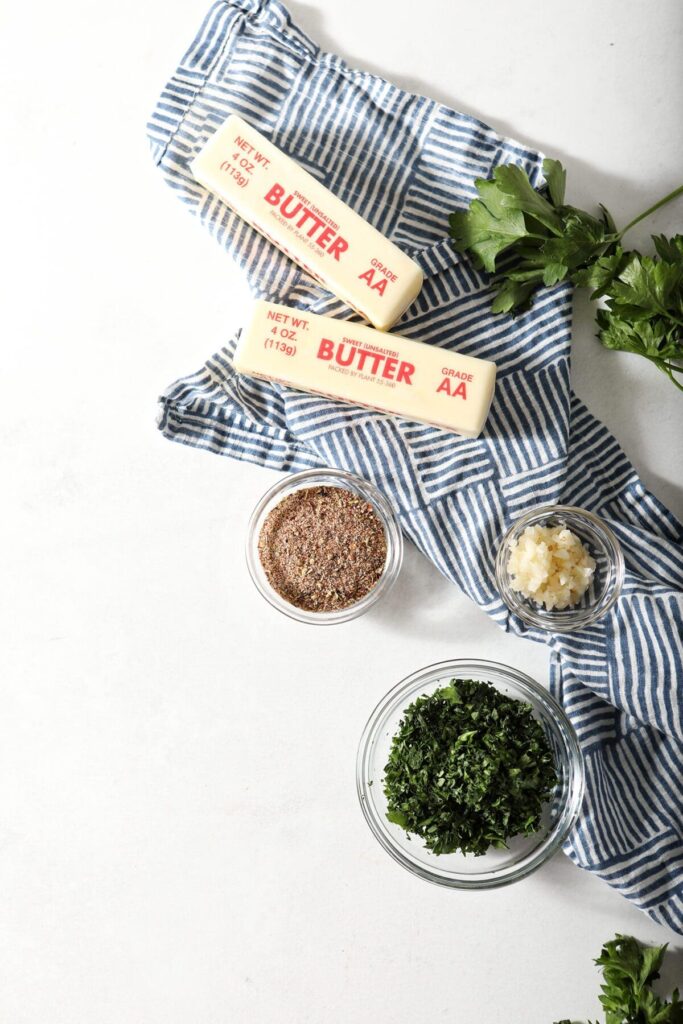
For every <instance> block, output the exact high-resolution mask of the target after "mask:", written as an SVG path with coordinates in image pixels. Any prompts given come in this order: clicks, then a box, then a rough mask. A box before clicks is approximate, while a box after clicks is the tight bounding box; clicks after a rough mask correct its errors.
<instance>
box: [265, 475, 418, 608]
mask: <svg viewBox="0 0 683 1024" xmlns="http://www.w3.org/2000/svg"><path fill="white" fill-rule="evenodd" d="M246 554H247V566H248V569H249V573H250V575H251V578H252V580H253V581H254V584H255V585H256V588H257V590H258V591H259V592H260V594H261V595H262V596H263V597H265V599H266V600H267V601H268V602H269V603H270V604H272V605H273V607H274V608H277V609H278V611H281V612H282V613H283V614H284V615H288V616H289V617H290V618H292V619H296V620H297V621H299V622H310V623H314V624H316V625H320V626H327V625H333V624H334V623H338V622H347V621H348V620H349V619H355V618H356V617H357V616H359V615H362V614H363V613H364V612H366V611H367V610H368V609H369V608H371V607H372V605H374V604H375V603H376V602H377V601H379V599H380V598H381V597H382V596H383V595H384V594H386V593H387V591H388V590H389V589H390V588H391V586H392V585H393V583H394V581H395V580H396V577H397V576H398V573H399V570H400V568H401V562H402V560H403V538H402V535H401V527H400V525H399V521H398V516H397V514H396V512H395V510H394V508H393V506H392V505H391V504H390V503H389V501H387V499H386V498H385V497H384V495H383V494H382V493H381V491H379V490H378V489H377V488H376V487H375V486H374V484H371V483H369V482H368V481H367V480H363V479H362V477H359V476H355V475H354V474H353V473H347V472H346V471H345V470H341V469H308V470H305V471H304V472H303V473H295V474H293V475H292V476H289V477H286V478H285V479H284V480H281V481H279V483H277V484H275V486H274V487H271V488H270V490H268V491H266V493H265V494H264V495H263V497H262V498H261V500H260V501H259V503H258V504H257V506H256V508H255V509H254V511H253V513H252V515H251V519H250V521H249V528H248V531H247V545H246Z"/></svg>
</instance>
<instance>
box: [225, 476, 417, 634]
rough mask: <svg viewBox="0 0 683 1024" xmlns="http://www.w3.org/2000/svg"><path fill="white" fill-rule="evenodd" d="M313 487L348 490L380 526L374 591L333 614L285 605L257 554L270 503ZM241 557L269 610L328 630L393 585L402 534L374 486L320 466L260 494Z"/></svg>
mask: <svg viewBox="0 0 683 1024" xmlns="http://www.w3.org/2000/svg"><path fill="white" fill-rule="evenodd" d="M316 485H319V486H325V485H327V486H332V487H334V486H345V487H346V488H347V490H352V491H354V492H355V493H356V494H359V495H360V496H361V497H363V498H365V499H366V501H369V502H370V503H371V504H372V506H373V508H374V509H375V512H376V513H377V515H378V516H379V518H380V520H381V522H382V525H383V527H384V534H385V537H386V542H387V557H386V561H385V564H384V569H383V571H382V575H381V576H380V578H379V579H378V581H377V583H376V584H375V585H374V587H373V588H372V589H371V590H369V591H368V592H367V594H366V595H365V597H362V598H361V599H360V601H356V602H354V604H350V605H347V606H346V607H345V608H340V609H338V610H337V611H333V612H312V611H309V610H307V609H305V608H297V606H296V605H294V604H291V603H290V602H289V601H286V600H285V598H283V597H281V596H280V594H278V592H277V591H276V590H275V589H274V588H273V587H271V585H270V583H269V582H268V579H267V577H266V575H265V572H264V570H263V568H262V566H261V560H260V558H259V554H258V539H259V534H260V528H261V523H262V517H263V516H264V513H265V512H266V509H268V507H269V506H270V505H271V503H274V504H273V507H275V504H277V501H276V499H278V498H280V497H281V496H282V497H284V496H285V495H286V494H287V493H292V492H294V491H297V490H301V489H303V488H305V487H315V486H316ZM245 555H246V561H247V569H248V571H249V575H250V577H251V581H252V583H253V584H254V586H255V587H256V589H257V590H258V592H259V593H260V594H261V596H262V597H263V598H265V600H266V601H267V602H268V603H269V604H270V605H271V606H272V607H273V608H276V609H277V611H279V612H281V613H282V614H283V615H286V616H287V617H288V618H290V619H294V620H295V621H297V622H305V623H307V624H309V625H315V626H332V625H336V624H338V623H341V622H349V621H350V620H351V619H356V618H358V616H359V615H363V614H364V613H365V612H366V611H368V610H369V609H370V608H371V607H372V606H373V605H374V604H376V603H377V601H379V599H380V598H381V597H383V596H384V595H385V594H387V593H388V592H389V590H390V589H391V588H392V586H393V585H394V583H395V582H396V579H397V577H398V574H399V572H400V571H401V566H402V564H403V534H402V532H401V525H400V522H399V518H398V513H397V511H396V509H395V508H394V506H393V504H392V503H391V502H390V501H389V499H388V498H387V497H386V496H385V495H384V494H383V493H382V491H380V489H379V488H378V487H377V486H376V485H375V484H373V483H371V482H370V481H369V480H365V479H364V478H363V477H361V476H358V475H357V474H356V473H351V472H349V471H348V470H345V469H336V468H334V467H324V466H321V467H320V468H312V469H304V470H302V471H301V472H299V473H288V474H287V475H286V476H285V477H283V478H282V479H280V480H277V481H276V482H275V483H274V484H273V485H272V486H271V487H269V488H268V489H267V490H266V491H264V493H263V494H262V495H261V497H260V498H259V500H258V501H257V503H256V505H255V506H254V509H253V511H252V513H251V515H250V517H249V522H248V524H247V535H246V540H245Z"/></svg>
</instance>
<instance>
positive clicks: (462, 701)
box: [384, 679, 557, 855]
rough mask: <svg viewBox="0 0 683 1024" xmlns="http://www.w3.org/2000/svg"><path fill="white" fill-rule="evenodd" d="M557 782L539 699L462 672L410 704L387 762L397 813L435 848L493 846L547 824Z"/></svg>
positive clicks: (392, 813)
mask: <svg viewBox="0 0 683 1024" xmlns="http://www.w3.org/2000/svg"><path fill="white" fill-rule="evenodd" d="M556 784H557V775H556V772H555V766H554V762H553V755H552V752H551V750H550V746H549V744H548V741H547V739H546V736H545V733H544V731H543V728H542V726H541V725H540V724H539V722H537V721H536V719H535V718H534V717H533V715H532V708H531V705H530V704H527V703H525V702H523V701H516V700H512V699H511V698H510V697H506V696H505V695H504V694H502V693H500V692H499V691H498V690H496V689H495V687H493V686H491V685H490V684H489V683H483V682H476V681H474V680H472V679H452V680H451V682H450V683H449V685H448V686H445V687H443V688H441V689H439V690H436V691H435V692H434V693H433V694H431V695H429V696H426V695H425V696H422V697H418V699H417V700H416V701H414V703H413V704H411V705H410V706H409V707H408V708H406V710H405V711H404V713H403V718H402V720H401V723H400V725H399V729H398V732H397V733H396V735H395V736H394V737H393V740H392V743H391V749H390V753H389V760H388V762H387V764H386V766H385V769H384V792H385V794H386V797H387V801H388V810H387V818H388V819H389V821H392V822H394V823H395V824H397V825H400V826H401V827H402V828H404V829H405V830H406V832H410V833H414V834H415V835H418V836H420V837H421V838H422V839H423V840H424V843H425V846H426V847H427V849H429V850H431V851H432V852H433V853H436V854H441V853H453V852H454V851H456V850H461V851H462V852H463V853H474V854H476V855H479V854H483V853H486V851H487V850H488V849H489V847H491V846H495V847H505V846H507V841H508V839H510V838H511V837H512V836H515V835H531V834H532V833H533V832H536V831H537V830H538V828H539V826H540V822H541V813H542V809H543V804H544V803H545V802H546V801H547V800H548V799H549V798H550V796H551V794H552V791H553V789H554V787H555V785H556Z"/></svg>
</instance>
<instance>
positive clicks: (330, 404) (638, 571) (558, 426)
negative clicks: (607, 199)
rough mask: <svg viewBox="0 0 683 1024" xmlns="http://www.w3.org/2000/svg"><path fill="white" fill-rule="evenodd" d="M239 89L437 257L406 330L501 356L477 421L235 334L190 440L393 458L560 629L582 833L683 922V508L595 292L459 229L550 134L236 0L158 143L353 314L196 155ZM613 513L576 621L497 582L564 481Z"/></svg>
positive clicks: (204, 46) (345, 191) (214, 362)
mask: <svg viewBox="0 0 683 1024" xmlns="http://www.w3.org/2000/svg"><path fill="white" fill-rule="evenodd" d="M230 112H235V113H237V114H240V115H241V116H243V117H244V118H246V119H247V120H248V121H250V122H251V123H252V124H253V125H254V126H255V127H256V128H258V130H259V131H261V132H263V133H264V134H266V135H268V136H269V137H270V138H271V139H272V141H273V142H274V143H275V144H276V145H277V146H279V147H280V148H281V149H283V150H284V151H285V152H286V153H289V154H290V155H291V156H293V157H294V158H295V159H296V160H297V161H298V162H299V163H301V164H303V166H304V167H305V168H306V169H307V170H308V171H309V172H310V173H311V174H313V175H315V176H316V177H317V178H318V179H319V180H320V181H322V182H323V183H324V184H325V185H326V186H327V187H329V188H330V189H332V190H333V191H334V192H335V193H336V194H337V195H339V197H340V198H341V199H343V200H344V201H345V202H347V203H348V204H349V205H350V206H352V207H353V208H354V209H355V210H357V212H358V213H360V214H362V216H364V217H365V218H366V219H367V220H369V221H370V222H371V223H373V224H374V225H375V226H376V227H377V228H379V230H381V231H382V232H383V233H384V234H386V235H387V236H388V237H389V238H391V239H392V240H393V241H394V242H396V244H398V245H400V246H401V247H402V248H403V249H405V250H406V251H408V252H409V253H410V254H411V255H412V256H413V257H414V258H415V259H416V260H418V262H419V263H420V265H421V266H422V268H423V270H424V272H425V284H424V288H423V290H422V293H421V295H420V296H419V298H418V299H417V300H416V302H415V303H414V304H413V306H412V307H411V308H410V309H409V310H408V312H407V313H406V314H405V315H404V317H403V318H402V320H401V321H400V323H399V324H398V325H397V326H396V330H397V332H398V333H401V334H403V335H405V336H406V337H410V338H415V339H418V340H421V341H424V342H426V343H429V344H432V345H439V346H443V347H444V348H452V349H454V350H457V351H459V352H463V353H466V354H468V355H474V356H479V357H481V358H485V359H493V360H494V361H495V362H496V363H497V364H498V370H499V377H498V385H497V393H496V398H495V401H494V405H493V407H492V410H491V415H490V417H489V421H488V424H487V426H486V428H485V431H484V433H483V434H482V436H481V437H480V438H478V439H476V440H468V439H464V438H455V437H453V435H450V434H447V433H444V432H443V431H440V430H437V429H435V428H432V427H425V426H422V425H420V424H416V423H412V422H408V421H404V420H400V419H395V418H391V417H388V416H385V415H382V414H380V413H375V412H372V411H368V410H361V409H354V408H351V407H349V406H345V405H343V404H342V403H339V402H335V401H333V400H330V399H323V398H319V397H316V396H314V395H306V394H301V393H298V392H295V391H292V390H289V389H286V388H282V387H280V386H278V385H275V384H266V383H263V382H259V381H254V380H249V379H247V378H241V377H240V376H239V375H237V374H236V373H235V372H234V370H233V368H232V353H233V350H234V344H235V340H236V339H234V338H233V339H231V340H230V341H229V342H228V343H227V344H226V346H225V348H223V349H221V351H220V352H218V353H217V354H216V355H214V356H212V357H211V358H210V359H208V360H207V362H206V364H205V365H204V366H203V367H202V368H201V369H200V370H199V371H198V372H197V373H195V374H192V375H189V376H187V377H183V378H182V379H180V380H178V381H176V382H175V383H174V384H173V385H172V386H171V387H169V388H168V389H167V391H166V392H165V393H164V394H163V395H162V397H161V399H160V403H161V413H160V419H159V427H160V430H161V431H162V433H163V434H164V435H165V436H166V437H168V438H170V439H171V440H174V441H178V442H180V443H182V444H188V445H192V446H194V447H197V448H204V449H206V450H207V451H212V452H216V453H217V454H220V455H228V456H230V457H232V458H236V459H244V460H248V461H251V462H254V463H258V464H260V465H264V466H269V467H272V468H275V469H279V470H283V471H295V470H301V469H307V468H310V467H313V466H320V465H333V466H339V467H341V468H344V469H349V470H352V471H353V472H356V473H359V474H360V475H362V476H364V477H366V478H368V479H371V480H373V481H374V483H376V484H377V485H378V486H379V487H380V488H381V489H382V490H383V491H384V492H385V493H386V494H387V495H388V496H389V497H390V498H391V499H392V500H393V502H394V503H395V505H396V507H397V509H398V511H399V513H400V517H401V522H402V526H403V530H404V532H405V534H406V535H407V536H408V537H409V538H410V539H411V540H412V541H413V542H414V543H415V545H416V546H417V547H418V548H419V549H420V550H421V551H422V552H423V553H424V554H425V555H426V556H427V558H429V559H431V561H432V562H433V563H434V564H435V565H436V566H437V567H438V569H439V570H440V571H441V572H442V573H443V574H444V576H446V577H447V578H448V579H450V580H452V581H453V582H454V583H456V584H457V585H458V586H459V587H460V589H461V590H462V591H463V592H464V593H465V594H467V595H468V596H469V597H471V598H472V600H473V601H476V602H477V604H478V605H479V606H480V607H481V608H482V609H483V610H484V611H485V612H486V613H487V614H489V615H490V616H491V617H492V618H493V619H494V620H495V621H496V622H497V623H498V624H499V625H500V626H501V627H502V628H503V629H505V630H507V631H510V632H513V633H516V634H518V635H520V636H526V637H529V638H531V639H533V640H536V641H538V642H541V643H547V644H548V646H549V647H550V666H551V672H550V676H551V687H552V689H553V692H554V693H555V694H556V696H557V697H558V699H559V700H560V701H561V703H562V705H563V706H564V708H565V710H566V711H567V714H568V715H569V717H570V719H571V721H572V722H573V724H574V727H575V729H576V731H577V733H578V735H579V738H580V741H581V744H582V749H583V752H584V757H585V762H586V771H587V791H586V797H585V801H584V805H583V808H582V812H581V816H580V820H579V822H578V825H577V826H576V828H575V829H574V831H573V833H572V834H571V836H570V837H569V839H568V840H567V842H566V844H565V852H566V853H567V854H568V856H569V857H571V859H572V860H573V861H575V863H577V864H578V865H580V866H581V867H584V868H587V869H589V870H591V871H594V872H595V873H596V874H598V875H599V876H600V877H601V878H603V879H604V880H605V881H606V882H608V883H609V884H610V885H611V886H613V887H615V888H616V889H618V890H619V891H620V892H622V893H623V895H624V896H626V897H627V898H628V899H629V900H632V901H633V902H634V903H635V904H636V905H637V906H638V907H640V908H641V909H642V910H644V911H646V912H647V913H648V914H650V915H651V917H652V918H654V919H655V920H656V921H659V922H661V923H663V924H666V925H669V926H670V927H671V928H673V929H675V930H677V931H679V932H681V933H683V544H682V541H683V527H682V526H681V524H680V523H679V522H678V521H677V520H676V519H675V518H674V516H673V515H671V513H670V512H668V511H667V509H666V508H664V507H663V506H662V504H661V503H660V502H659V501H658V500H657V499H656V498H655V497H654V496H653V495H652V494H650V493H648V491H646V489H645V488H644V487H643V485H642V483H641V481H640V480H639V479H638V476H637V474H636V473H635V471H634V469H633V467H632V466H631V464H630V463H629V461H628V460H627V458H626V457H625V455H624V453H623V452H622V450H621V448H620V447H619V445H618V444H617V442H616V441H615V439H614V438H613V437H612V436H611V435H610V434H609V432H608V431H607V430H606V428H605V427H604V426H603V425H602V424H601V423H599V422H598V421H597V420H596V419H595V418H594V417H593V416H592V414H591V413H590V412H589V411H588V409H586V407H585V406H584V405H583V403H582V402H581V401H580V400H579V399H578V398H577V397H576V396H575V395H574V394H573V393H572V391H571V386H570V378H569V353H570V340H571V292H570V289H569V288H568V286H566V285H563V284H562V285H558V286H555V287H554V288H548V289H545V290H544V291H543V292H542V293H541V294H540V295H539V297H538V298H537V300H536V302H535V303H534V306H533V308H532V309H531V310H530V311H528V312H526V313H524V314H522V315H521V316H519V317H518V318H516V319H514V320H513V319H511V318H509V317H494V316H492V315H491V313H490V304H491V291H490V286H489V282H488V279H487V278H486V276H485V275H483V274H482V273H480V272H479V271H477V270H476V269H475V268H474V267H473V266H472V265H471V264H470V263H469V262H468V261H467V260H466V259H464V258H460V257H458V256H457V255H456V254H455V252H454V251H453V249H452V248H451V246H450V244H449V242H448V239H447V237H446V233H447V221H448V214H449V213H450V212H451V211H452V210H454V209H457V208H463V207H465V206H466V205H467V203H468V202H469V201H470V200H471V199H472V197H473V196H474V195H475V190H474V181H475V179H476V178H478V177H488V176H489V175H490V174H491V172H492V170H493V168H494V167H495V166H496V165H498V164H500V163H515V164H517V165H519V166H520V167H522V168H524V170H525V171H526V172H527V173H528V174H529V176H530V178H531V180H532V182H533V183H534V184H535V185H540V184H542V156H541V154H539V153H537V152H533V151H531V150H529V149H527V148H526V147H524V146H523V145H520V144H519V143H517V142H515V141H514V140H512V139H508V138H504V137H502V136H501V135H499V134H497V133H496V132H495V131H493V130H492V129H491V128H489V127H488V126H487V125H485V124H483V123H482V122H480V121H478V120H476V119H475V118H472V117H469V116H467V115H464V114H460V113H457V112H455V111H453V110H450V109H448V108H447V107H445V106H443V105H442V104H439V103H436V102H434V101H433V100H430V99H427V98H425V97H422V96H414V95H411V94H409V93H406V92H405V91H403V90H401V89H398V88H397V87H396V86H394V85H392V84H391V83H389V82H386V81H384V80H383V79H381V78H379V77H377V76H376V75H371V74H369V73H367V72H362V71H356V70H353V69H352V68H350V67H348V66H347V65H346V64H345V63H344V61H342V60H341V59H340V58H339V57H337V56H335V55H334V54H330V53H325V52H323V51H321V50H320V48H319V47H318V46H316V45H315V44H314V43H313V42H312V41H311V40H310V39H309V38H308V37H307V36H306V35H305V34H304V33H303V32H301V30H300V29H298V28H297V27H296V25H294V24H293V23H292V21H291V19H290V17H289V15H288V13H287V11H286V10H285V8H284V7H283V6H282V5H281V4H280V3H279V2H278V0H218V2H216V3H214V5H213V6H212V8H211V9H210V11H209V13H208V14H207V16H206V18H205V20H204V22H203V24H202V26H201V27H200V30H199V32H198V34H197V36H196V38H195V40H194V41H193V43H192V45H191V47H190V49H189V50H188V51H187V53H186V54H185V56H184V57H183V59H182V61H181V63H180V65H179V67H178V69H177V70H176V72H175V74H174V75H173V76H172V78H171V79H170V81H169V83H168V85H167V86H166V88H165V89H164V90H163V93H162V94H161V97H160V99H159V102H158V104H157V107H156V109H155V111H154V113H153V115H152V118H151V120H150V123H149V128H148V133H149V138H150V142H151V146H152V152H153V155H154V159H155V162H156V164H157V165H158V166H159V168H160V169H161V171H162V173H163V175H164V177H165V179H166V181H167V182H168V184H169V185H170V186H171V187H172V188H173V189H174V190H175V191H176V193H177V195H178V197H179V198H180V199H181V200H182V201H183V202H184V203H186V204H187V206H188V207H189V209H190V211H191V212H192V213H193V214H195V215H196V216H197V217H199V219H200V220H201V221H202V223H203V224H204V225H205V227H206V228H208V230H209V231H210V232H211V233H212V235H213V236H214V237H215V238H216V240H217V242H218V243H219V244H220V246H221V247H222V248H223V249H225V250H226V251H227V252H229V253H230V254H231V256H232V257H233V258H234V259H235V260H237V262H238V263H239V265H240V266H241V267H242V268H243V270H244V273H245V274H246V275H247V278H248V281H249V284H250V287H251V289H252V291H253V293H254V295H256V296H258V297H259V298H269V299H273V300H275V301H284V302H286V303H288V304H290V305H296V306H299V307H302V308H306V309H309V310H311V311H313V312H317V313H323V314H327V315H332V316H337V317H342V318H352V317H353V316H354V314H353V312H352V311H351V310H350V309H349V308H348V307H346V306H345V305H344V303H343V302H341V301H340V300H338V299H336V298H335V297H334V296H332V295H331V294H329V293H328V292H325V291H324V289H323V288H322V287H321V286H320V285H319V284H318V283H316V282H315V281H313V280H312V279H311V278H310V277H309V276H308V275H307V274H306V273H305V271H303V270H301V269H299V268H298V267H296V266H294V265H293V264H292V263H291V262H290V261H289V260H288V259H287V257H286V256H284V255H283V254H282V253H280V252H279V251H277V250H276V249H275V248H274V247H273V245H272V244H271V243H270V242H268V241H267V240H266V239H264V238H262V237H261V236H259V235H258V234H257V233H256V232H255V231H253V230H252V229H251V228H250V227H248V226H247V225H246V224H245V223H244V222H243V221H241V220H240V219H239V218H238V217H237V216H236V215H235V214H234V213H232V211H230V210H229V209H228V208H227V207H226V206H225V204H223V203H222V202H221V201H220V200H219V199H217V198H216V197H215V196H214V195H212V194H210V193H209V192H207V191H206V190H205V189H204V188H202V187H201V186H199V185H198V184H197V183H196V182H195V181H194V180H193V179H192V176H191V174H190V172H189V169H188V166H189V162H190V161H191V159H192V158H193V157H194V155H195V154H196V153H197V152H198V151H199V149H200V148H201V147H202V145H203V144H204V142H205V141H206V140H207V138H208V137H209V136H210V135H211V133H212V132H213V131H215V129H216V128H217V127H218V126H219V125H220V124H221V122H222V121H223V119H224V118H225V117H226V116H227V114H228V113H230ZM558 501H559V502H563V503H565V504H572V505H579V506H582V507H585V508H588V509H591V510H592V511H594V512H597V513H598V514H599V515H600V516H601V517H602V518H604V519H605V520H606V521H607V522H608V523H609V524H610V525H611V527H612V528H613V530H614V531H615V533H616V534H617V536H618V538H619V540H620V542H621V544H622V547H623V550H624V555H625V559H626V565H627V571H626V581H625V586H624V590H623V593H622V596H621V597H620V599H619V601H618V602H617V604H616V606H615V607H614V608H613V609H612V611H611V612H610V613H609V614H608V616H607V617H606V618H605V619H603V620H602V621H600V622H599V623H597V624H595V625H593V626H591V627H589V628H588V629H585V630H583V631H582V632H577V633H574V634H570V635H548V634H542V633H540V632H535V631H534V630H532V629H529V628H528V627H526V626H524V625H523V624H522V623H521V622H520V621H519V620H518V619H516V618H515V617H514V616H513V615H511V614H510V612H509V611H508V610H507V608H506V607H505V605H504V604H503V602H502V601H501V599H500V596H499V594H498V592H497V590H496V587H495V582H494V566H493V562H494V555H495V551H496V547H497V542H498V540H499V538H500V536H501V534H502V533H503V531H504V530H505V528H506V527H507V525H509V523H510V522H511V521H512V520H513V519H515V518H516V517H517V516H519V515H520V514H521V513H522V512H524V511H525V510H526V509H528V508H529V507H530V506H531V505H536V504H538V503H540V502H543V503H547V502H558Z"/></svg>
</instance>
